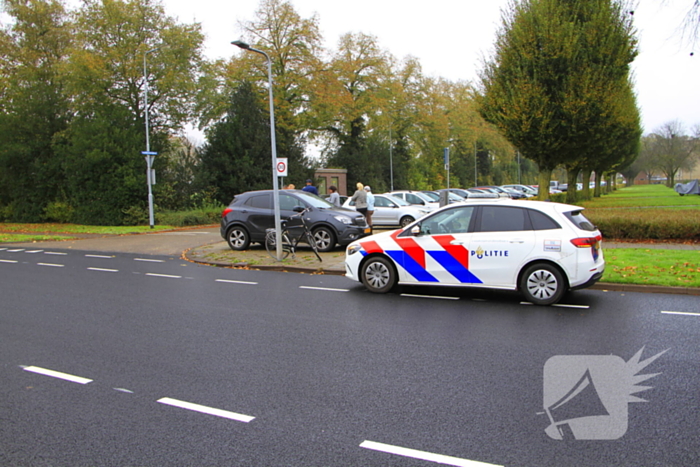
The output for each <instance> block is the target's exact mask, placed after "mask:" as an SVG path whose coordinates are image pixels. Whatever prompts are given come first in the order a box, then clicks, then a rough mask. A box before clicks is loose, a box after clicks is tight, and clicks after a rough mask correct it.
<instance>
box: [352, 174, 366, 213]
mask: <svg viewBox="0 0 700 467" xmlns="http://www.w3.org/2000/svg"><path fill="white" fill-rule="evenodd" d="M364 188H365V186H364V185H363V184H362V183H360V182H357V191H356V192H355V194H354V195H352V198H350V200H351V201H353V202H354V203H355V210H356V211H357V212H359V213H360V214H362V215H363V216H365V217H367V192H366V191H365V190H364Z"/></svg>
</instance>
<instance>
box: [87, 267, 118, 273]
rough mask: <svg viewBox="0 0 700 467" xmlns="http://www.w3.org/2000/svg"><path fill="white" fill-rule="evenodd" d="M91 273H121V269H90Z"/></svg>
mask: <svg viewBox="0 0 700 467" xmlns="http://www.w3.org/2000/svg"><path fill="white" fill-rule="evenodd" d="M88 270H89V271H100V272H119V269H104V268H88Z"/></svg>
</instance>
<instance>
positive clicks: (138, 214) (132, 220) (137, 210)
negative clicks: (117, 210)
mask: <svg viewBox="0 0 700 467" xmlns="http://www.w3.org/2000/svg"><path fill="white" fill-rule="evenodd" d="M122 213H123V214H124V216H123V217H122V224H123V225H146V224H148V210H147V209H144V208H142V207H141V206H131V207H130V208H128V209H124V210H123V211H122Z"/></svg>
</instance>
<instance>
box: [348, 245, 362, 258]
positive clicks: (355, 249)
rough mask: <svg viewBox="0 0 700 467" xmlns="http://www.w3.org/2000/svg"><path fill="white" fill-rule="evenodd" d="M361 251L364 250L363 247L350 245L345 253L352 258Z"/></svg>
mask: <svg viewBox="0 0 700 467" xmlns="http://www.w3.org/2000/svg"><path fill="white" fill-rule="evenodd" d="M361 249H362V247H361V246H360V245H348V249H347V250H345V253H346V254H347V255H348V256H350V255H354V254H355V253H357V252H358V251H360V250H361Z"/></svg>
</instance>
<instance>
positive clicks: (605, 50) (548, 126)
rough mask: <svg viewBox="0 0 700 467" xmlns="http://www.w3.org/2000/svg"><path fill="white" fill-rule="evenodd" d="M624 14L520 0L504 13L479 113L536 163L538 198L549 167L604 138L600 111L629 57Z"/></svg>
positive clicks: (553, 0) (608, 5)
mask: <svg viewBox="0 0 700 467" xmlns="http://www.w3.org/2000/svg"><path fill="white" fill-rule="evenodd" d="M623 11H624V9H623V8H622V7H621V2H618V1H616V0H571V1H564V0H524V1H522V2H519V3H515V2H513V3H511V8H510V10H509V11H508V12H506V13H505V14H504V18H503V25H502V28H501V30H500V31H499V33H498V37H497V41H496V54H495V56H494V58H493V60H491V61H490V62H488V63H486V66H485V68H484V70H483V71H482V75H481V84H482V94H481V96H480V111H481V114H482V115H483V116H484V118H485V119H486V120H487V121H490V122H492V123H494V124H495V125H496V126H497V127H499V128H500V129H501V131H503V133H504V134H505V136H506V138H507V139H508V140H509V141H510V142H511V143H512V144H513V145H514V146H516V147H517V148H518V149H519V150H520V151H521V152H522V154H523V155H525V156H526V157H528V158H530V159H532V160H533V161H535V162H536V163H537V164H538V166H539V169H540V179H539V185H540V195H539V196H540V199H544V198H546V197H547V196H548V192H547V187H548V186H549V179H550V174H551V171H552V170H553V169H554V168H555V167H556V166H558V165H561V164H571V163H574V162H576V160H577V159H578V158H580V157H581V154H582V152H584V151H585V150H586V147H587V145H589V144H590V142H591V141H592V140H594V139H599V140H604V139H605V138H606V135H605V134H604V133H599V129H600V127H601V123H600V119H601V117H605V115H606V113H607V112H608V109H607V108H606V107H605V105H604V104H606V103H609V102H610V98H609V96H610V95H611V94H612V93H613V92H611V90H610V89H611V88H615V87H617V86H619V85H620V83H624V82H626V80H627V77H628V73H629V63H631V61H632V60H633V59H634V57H635V55H636V40H635V39H634V37H633V30H632V26H631V23H630V20H629V18H628V16H629V15H627V16H625V15H623ZM601 104H603V105H601ZM604 121H609V119H604Z"/></svg>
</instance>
